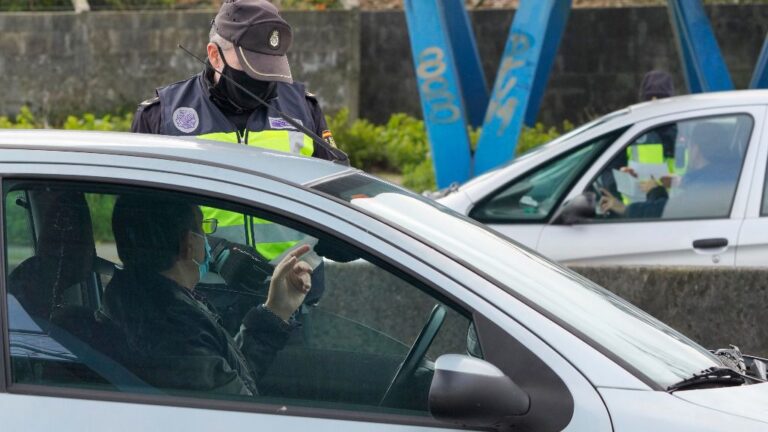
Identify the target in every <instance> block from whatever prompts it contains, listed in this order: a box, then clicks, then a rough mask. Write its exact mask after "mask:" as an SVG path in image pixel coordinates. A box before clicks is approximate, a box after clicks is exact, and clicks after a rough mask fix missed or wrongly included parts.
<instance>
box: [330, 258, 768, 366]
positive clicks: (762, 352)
mask: <svg viewBox="0 0 768 432" xmlns="http://www.w3.org/2000/svg"><path fill="white" fill-rule="evenodd" d="M574 270H575V271H577V272H578V273H580V274H582V275H584V276H586V277H587V278H589V279H591V280H593V281H595V282H597V283H598V284H600V285H602V286H604V287H605V288H607V289H609V290H611V291H613V292H615V293H616V294H618V295H620V296H621V297H624V298H625V299H627V300H629V301H630V302H631V303H633V304H635V305H636V306H638V307H640V308H641V309H643V310H644V311H646V312H648V313H649V314H651V315H653V316H654V317H656V318H657V319H659V320H661V321H662V322H664V323H666V324H668V325H670V326H671V327H672V328H674V329H676V330H678V331H680V332H681V333H683V334H684V335H686V336H688V337H690V338H691V339H693V340H694V341H696V342H698V343H700V344H701V345H703V346H704V347H706V348H709V349H714V348H727V347H728V346H729V345H730V344H734V345H737V346H739V348H741V350H742V352H744V353H746V354H752V355H758V356H763V357H768V322H766V319H765V316H766V311H767V310H768V269H738V270H736V269H707V268H695V267H689V268H658V267H656V268H654V267H575V268H574ZM326 271H327V273H326V287H327V289H328V291H326V293H325V296H324V297H323V301H322V302H321V305H322V307H323V308H327V309H329V310H331V311H332V312H335V313H338V314H340V315H341V316H345V317H348V318H350V319H354V320H357V321H359V322H365V323H369V325H371V326H372V327H374V328H377V329H380V330H382V331H384V332H385V333H387V334H390V335H395V337H396V338H397V339H399V340H403V341H410V340H413V339H414V338H415V337H416V334H417V332H418V330H420V329H421V327H422V326H423V325H424V321H425V320H426V317H427V316H428V314H429V311H430V310H431V308H432V306H433V305H434V303H435V301H434V300H432V299H431V298H430V297H428V296H426V295H425V294H423V293H421V292H420V291H416V290H415V289H414V288H413V287H411V286H408V285H406V284H404V283H403V282H402V281H400V280H399V279H395V278H393V277H392V276H389V275H388V274H386V273H384V272H383V271H381V270H379V269H378V268H374V267H372V266H371V265H366V264H360V265H357V264H344V265H338V266H334V265H331V266H328V267H327V270H326ZM334 287H335V288H337V289H338V288H339V287H343V291H337V290H334ZM360 305H365V307H362V308H361V307H360ZM533 330H534V332H535V329H533ZM466 331H467V327H466V321H465V320H463V319H461V318H460V317H459V316H458V315H456V314H453V315H450V316H449V318H448V320H447V321H446V325H445V326H444V328H443V329H442V330H441V333H442V334H441V336H440V337H439V340H437V341H436V344H437V345H436V346H435V347H434V348H435V350H434V351H433V352H440V353H443V352H460V351H461V350H462V349H464V348H465V347H466V345H465V344H464V338H463V335H465V334H466Z"/></svg>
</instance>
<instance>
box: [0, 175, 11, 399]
mask: <svg viewBox="0 0 768 432" xmlns="http://www.w3.org/2000/svg"><path fill="white" fill-rule="evenodd" d="M4 183H5V182H4V178H3V177H2V176H0V190H2V188H3V186H4ZM0 201H2V202H0V221H1V222H2V225H3V226H2V227H0V278H2V280H1V281H0V344H1V345H0V375H2V377H0V393H7V392H8V385H9V383H10V382H11V372H10V371H11V367H10V362H7V363H6V360H5V359H6V358H7V359H10V357H11V349H10V333H9V331H8V326H7V324H6V323H7V322H8V296H7V291H8V290H7V286H6V285H7V284H6V277H5V276H6V274H7V271H6V265H5V262H6V261H5V258H6V257H5V255H6V254H5V245H6V241H5V238H6V233H5V216H4V215H5V200H4V199H3V200H0Z"/></svg>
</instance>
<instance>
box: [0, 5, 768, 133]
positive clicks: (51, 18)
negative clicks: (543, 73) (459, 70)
mask: <svg viewBox="0 0 768 432" xmlns="http://www.w3.org/2000/svg"><path fill="white" fill-rule="evenodd" d="M708 12H709V15H710V17H711V19H712V23H713V26H714V28H715V32H716V34H717V38H718V40H719V41H720V45H721V48H722V50H723V52H724V53H725V58H726V62H727V63H728V65H729V67H730V69H731V72H732V74H733V77H734V81H735V83H736V85H737V87H742V88H743V87H745V86H746V85H747V83H748V82H749V78H750V76H751V73H752V69H753V67H754V64H755V61H756V59H757V56H758V54H759V51H760V47H761V46H762V42H763V38H764V35H765V34H766V30H768V6H766V5H763V6H760V5H743V6H713V7H710V8H708ZM214 13H215V12H214V11H213V10H211V11H203V12H200V11H196V12H174V11H171V12H93V13H84V14H80V15H76V14H73V13H34V14H27V13H12V14H11V13H6V14H0V73H1V74H2V76H3V77H4V82H5V86H4V92H3V93H2V95H0V115H2V114H15V113H16V112H18V109H19V108H20V107H21V106H22V105H23V104H28V105H30V106H31V107H32V108H33V109H34V110H35V111H38V112H41V113H43V114H46V115H49V116H51V117H53V118H54V119H55V118H57V117H59V116H60V115H61V114H64V113H81V112H84V111H93V112H111V111H115V110H118V109H121V108H128V109H132V108H133V107H135V105H136V103H137V102H139V101H141V100H143V99H146V98H148V97H150V96H152V90H153V89H154V88H155V87H157V86H160V85H163V84H166V83H170V82H174V81H177V80H179V79H183V78H185V77H187V76H189V75H191V74H193V73H195V72H196V71H198V70H199V69H200V67H199V65H198V64H197V63H196V62H195V61H194V60H192V59H190V58H188V57H187V56H186V55H185V54H183V53H182V52H181V51H180V50H179V49H178V48H176V45H177V44H178V43H182V44H184V45H185V46H187V47H188V48H190V49H193V50H194V51H195V52H198V53H200V54H202V53H203V48H202V47H203V44H204V43H205V41H206V33H207V25H208V22H209V20H210V19H211V18H212V17H213V15H214ZM284 16H285V18H286V19H287V20H288V21H289V22H291V23H292V25H293V27H294V29H295V33H296V35H295V38H294V46H293V48H292V51H291V53H290V60H291V64H292V66H293V71H294V75H295V76H296V77H297V78H299V79H300V80H303V81H306V82H308V84H309V87H310V89H311V90H312V91H313V92H315V93H317V94H318V96H319V97H320V99H321V102H322V103H323V105H324V106H325V107H326V109H327V110H328V111H334V110H336V109H339V108H341V107H344V106H346V107H349V108H350V110H351V112H352V114H353V116H354V115H355V114H357V113H358V112H359V114H360V116H361V117H365V118H369V119H371V120H374V121H383V120H386V119H387V118H388V117H389V115H390V114H391V113H392V112H398V111H399V112H407V113H410V114H414V115H420V113H421V108H420V105H419V99H418V94H417V92H416V81H415V76H414V73H413V66H412V63H411V53H410V44H409V39H408V33H407V29H406V25H405V17H404V15H403V13H402V12H363V13H357V12H344V11H339V12H325V13H311V12H286V13H285V14H284ZM512 18H513V11H511V10H494V11H477V12H473V13H472V21H473V23H474V29H475V33H476V36H477V41H478V46H479V49H480V52H481V56H482V59H483V66H484V69H485V72H486V76H487V78H488V81H489V85H490V84H491V83H492V78H493V77H494V76H495V74H496V68H497V67H498V62H499V58H500V56H501V52H502V51H503V48H504V42H505V39H506V36H507V32H508V31H509V25H510V23H511V21H512ZM653 68H662V69H666V70H668V71H670V72H672V73H673V74H674V76H675V79H676V82H677V86H678V89H679V91H680V92H684V88H685V87H684V81H683V77H682V75H681V73H680V66H679V60H678V54H677V50H676V47H675V41H674V37H673V33H672V29H671V27H670V25H669V19H668V16H667V10H666V8H663V7H648V8H618V9H575V10H573V11H572V13H571V18H570V20H569V22H568V27H567V29H566V32H565V35H564V39H563V43H562V46H561V49H560V52H559V54H558V56H557V58H556V59H555V62H554V66H553V71H552V76H551V80H550V83H549V87H548V89H547V91H546V93H545V96H544V101H543V104H542V111H541V115H540V119H541V120H542V121H544V122H545V123H549V124H552V123H559V122H560V121H561V120H562V119H570V120H572V121H574V122H575V123H581V122H583V121H586V120H587V119H589V118H591V117H594V116H596V115H598V114H602V113H605V112H608V111H611V110H614V109H617V108H620V107H622V106H625V105H627V104H630V103H633V102H635V101H636V100H637V93H638V87H639V84H640V80H641V78H642V75H643V74H644V73H645V72H646V71H648V70H650V69H653Z"/></svg>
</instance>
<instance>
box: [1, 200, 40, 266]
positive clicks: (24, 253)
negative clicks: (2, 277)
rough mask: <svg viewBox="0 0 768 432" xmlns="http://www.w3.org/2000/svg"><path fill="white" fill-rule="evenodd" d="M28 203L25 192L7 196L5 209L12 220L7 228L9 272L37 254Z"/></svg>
mask: <svg viewBox="0 0 768 432" xmlns="http://www.w3.org/2000/svg"><path fill="white" fill-rule="evenodd" d="M28 202H29V198H28V197H27V194H26V193H25V192H24V191H18V192H14V193H10V194H7V195H6V196H5V209H6V213H7V214H8V216H9V218H10V219H9V221H8V223H7V224H6V227H5V242H6V244H7V245H8V251H7V257H8V271H9V272H10V271H13V269H15V268H16V266H18V265H19V264H20V263H21V262H22V261H24V260H26V259H27V258H29V257H31V256H32V255H34V254H35V232H34V229H33V228H32V227H33V225H32V212H31V211H30V208H29V205H28Z"/></svg>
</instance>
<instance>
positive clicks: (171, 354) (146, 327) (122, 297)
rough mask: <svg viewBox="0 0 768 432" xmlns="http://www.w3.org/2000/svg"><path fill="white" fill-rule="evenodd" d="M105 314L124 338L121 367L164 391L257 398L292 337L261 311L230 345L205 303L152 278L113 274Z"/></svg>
mask: <svg viewBox="0 0 768 432" xmlns="http://www.w3.org/2000/svg"><path fill="white" fill-rule="evenodd" d="M102 313H103V314H104V315H105V316H107V317H108V318H110V319H111V320H112V321H113V322H114V323H115V324H116V325H117V326H119V327H120V328H121V329H122V330H123V332H124V333H125V335H126V339H127V350H126V352H124V353H123V355H122V357H124V362H125V363H126V364H125V366H126V367H127V368H128V369H130V370H131V371H132V372H133V373H135V374H136V375H137V376H138V377H140V378H141V379H143V380H144V381H146V382H147V383H148V384H150V385H153V386H156V387H158V388H161V389H164V390H182V391H204V392H207V393H221V394H230V395H256V394H258V390H257V387H256V382H257V381H258V380H259V379H260V378H261V377H262V376H263V375H264V373H265V372H266V370H267V368H268V367H269V366H270V365H271V363H272V361H273V360H274V357H275V354H276V352H277V351H279V350H280V349H282V348H283V347H284V346H285V343H286V342H287V340H288V337H289V335H290V330H291V326H287V325H286V323H284V322H283V321H282V320H280V319H279V318H278V317H277V316H275V315H273V314H272V313H271V312H269V311H268V310H265V309H264V308H263V306H259V307H256V308H253V309H251V310H250V311H249V312H248V314H247V315H246V317H245V318H244V319H243V323H242V326H241V327H240V331H239V333H238V334H237V335H236V336H235V338H232V337H230V335H229V334H228V333H227V332H226V330H225V329H224V328H223V327H222V326H221V324H220V320H219V317H218V316H217V315H216V313H215V312H214V311H213V310H212V307H211V306H209V305H208V304H207V302H205V299H204V298H202V297H201V296H199V295H197V294H195V293H194V292H193V291H190V290H188V289H186V288H183V287H181V286H179V285H178V284H176V283H175V282H174V281H172V280H170V279H168V278H166V277H164V276H162V275H160V274H156V273H155V274H141V272H131V271H120V272H118V273H116V274H115V277H114V278H113V279H112V281H111V282H110V283H109V285H108V286H107V288H106V290H105V294H104V304H103V306H102Z"/></svg>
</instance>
